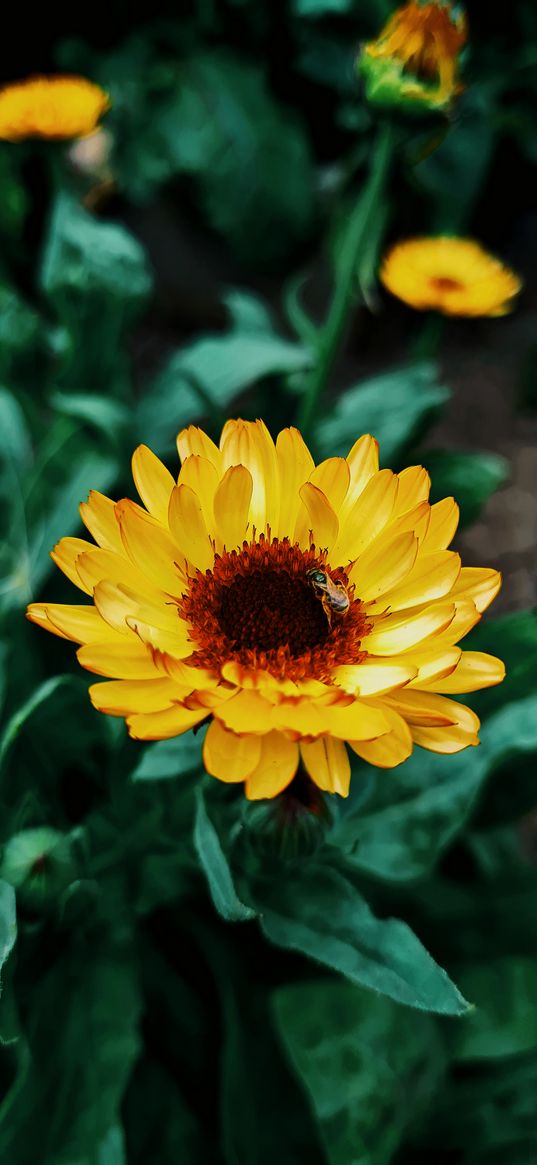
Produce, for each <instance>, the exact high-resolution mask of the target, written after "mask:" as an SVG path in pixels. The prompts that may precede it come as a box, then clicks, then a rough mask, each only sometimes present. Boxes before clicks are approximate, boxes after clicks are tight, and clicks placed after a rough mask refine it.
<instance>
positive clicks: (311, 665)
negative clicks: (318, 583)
mask: <svg viewBox="0 0 537 1165" xmlns="http://www.w3.org/2000/svg"><path fill="white" fill-rule="evenodd" d="M315 567H317V568H319V569H321V570H322V571H325V572H328V575H329V577H330V578H331V579H332V580H333V582H340V583H342V584H343V586H344V587H348V577H347V575H346V573H345V570H344V569H343V568H342V567H338V568H336V569H335V570H332V569H331V568H330V566H329V565H328V564H327V562H326V553H325V552H319V551H318V550H316V548H315V546H311V547H310V548H309V549H308V550H302V549H301V548H300V547H299V546H291V544H290V542H289V540H288V539H287V538H284V539H283V540H282V541H279V540H278V539H277V538H275V539H273V540H272V541H270V540H268V539H266V538H265V537H264V536H263V535H261V536H260V538H259V541H257V542H252V543H247V542H245V543H244V544H243V548H242V550H240V551H236V550H232V551H231V552H229V553H228V552H224V554H222V555H216V557H215V561H214V566H213V569H212V570H207V571H205V573H204V574H202V573H201V571H197V572H196V575H195V577H194V578H193V579H192V580H191V582H190V588H189V591H188V593H187V594H186V595H184V596H183V599H182V602H181V604H180V608H179V609H180V613H181V615H182V616H183V618H185V619H186V620H187V621H188V622H189V624H190V628H191V636H192V638H193V639H195V641H196V642H197V644H198V649H197V650H196V651H195V652H194V653H193V656H192V659H191V662H192V663H193V664H196V665H198V666H200V667H209V668H212V669H213V670H216V671H219V670H220V668H221V666H222V664H223V663H226V662H228V661H230V660H236V661H238V662H239V663H241V664H242V665H243V666H244V667H246V668H252V669H258V668H259V669H262V670H265V671H268V672H270V673H271V674H272V675H275V676H277V677H278V678H280V679H293V680H298V679H305V678H315V679H320V680H329V678H330V675H331V672H332V669H333V668H334V667H335V666H336V665H337V664H339V663H359V662H361V660H363V659H364V658H365V655H366V654H367V653H366V652H365V651H363V650H362V649H361V640H362V638H363V636H364V635H365V634H366V633H367V630H368V625H367V623H366V619H365V615H364V612H363V607H362V604H361V603H360V601H359V600H358V599H356V598H354V594H353V588H352V587H349V589H348V595H349V599H350V604H349V609H348V611H347V612H346V613H345V614H344V615H340V614H338V613H337V612H334V613H332V612H330V614H329V613H327V610H326V609H325V606H323V602H322V598H321V597H320V596H319V594H318V592H316V590H315V589H314V587H313V585H312V583H311V581H310V579H309V578H308V571H310V570H312V569H313V568H315Z"/></svg>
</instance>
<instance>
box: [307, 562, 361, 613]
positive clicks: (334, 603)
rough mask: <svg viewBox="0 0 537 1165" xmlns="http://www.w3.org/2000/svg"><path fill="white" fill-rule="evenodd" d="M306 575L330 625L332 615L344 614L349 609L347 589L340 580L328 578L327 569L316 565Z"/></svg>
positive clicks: (349, 602)
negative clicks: (321, 568)
mask: <svg viewBox="0 0 537 1165" xmlns="http://www.w3.org/2000/svg"><path fill="white" fill-rule="evenodd" d="M306 577H307V578H308V579H309V581H310V583H311V585H312V587H313V590H314V592H315V594H316V595H317V598H318V599H320V600H321V603H322V605H323V611H324V613H325V615H326V618H327V619H328V626H329V627H331V626H332V616H333V615H346V614H347V612H348V610H349V607H350V605H351V601H350V599H349V596H348V594H347V591H346V589H345V587H344V585H343V583H342V582H338V581H337V580H336V579H333V578H330V575H329V573H328V571H327V570H320V569H319V567H317V566H314V567H313V568H312V569H311V570H308V571H307V574H306Z"/></svg>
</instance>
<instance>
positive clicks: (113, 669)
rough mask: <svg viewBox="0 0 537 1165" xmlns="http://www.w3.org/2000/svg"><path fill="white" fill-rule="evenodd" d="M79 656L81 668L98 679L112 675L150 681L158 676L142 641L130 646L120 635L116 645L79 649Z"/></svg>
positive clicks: (111, 676)
mask: <svg viewBox="0 0 537 1165" xmlns="http://www.w3.org/2000/svg"><path fill="white" fill-rule="evenodd" d="M76 655H77V659H78V662H79V664H80V666H81V667H85V668H86V669H87V671H93V672H95V673H96V674H97V675H98V676H110V678H111V679H114V680H148V679H151V677H155V678H157V677H158V672H157V669H156V667H155V664H154V662H153V657H152V655H151V649H150V648H149V647H146V646H145V644H144V643H142V642H141V641H140V640H138V639H136V640H133V642H132V643H130V642H128V641H125V640H124V639H123V636H121V637H120V636H118V637H117V639H116V640H115V641H114V642H110V643H91V644H87V645H86V646H85V647H79V649H78V651H77V653H76Z"/></svg>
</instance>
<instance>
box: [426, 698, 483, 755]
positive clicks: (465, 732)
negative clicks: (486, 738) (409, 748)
mask: <svg viewBox="0 0 537 1165" xmlns="http://www.w3.org/2000/svg"><path fill="white" fill-rule="evenodd" d="M449 703H452V704H453V716H454V717H455V716H456V717H457V719H456V720H455V722H454V723H453V724H450V725H449V726H448V727H446V728H425V727H424V728H422V727H419V726H418V725H414V724H413V725H412V726H411V732H412V739H413V740H414V742H415V744H419V745H420V746H421V748H427V749H429V751H430V752H440V753H454V752H460V751H461V749H463V748H468V746H469V745H475V744H479V736H478V732H479V719H478V717H477V716H476V715H475V712H472V710H471V708H467V707H466V705H465V704H458V703H456V702H455V701H454V700H451V701H449Z"/></svg>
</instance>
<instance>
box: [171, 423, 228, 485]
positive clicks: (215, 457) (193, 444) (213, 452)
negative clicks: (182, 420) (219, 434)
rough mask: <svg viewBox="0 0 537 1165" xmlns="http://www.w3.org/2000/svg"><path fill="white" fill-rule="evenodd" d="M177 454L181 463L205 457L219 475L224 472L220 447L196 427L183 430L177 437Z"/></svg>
mask: <svg viewBox="0 0 537 1165" xmlns="http://www.w3.org/2000/svg"><path fill="white" fill-rule="evenodd" d="M177 452H178V454H179V457H180V460H181V461H186V459H187V457H193V456H194V457H205V458H206V459H207V461H210V462H211V464H212V465H214V467H215V469H216V471H217V473H218V474H220V473H221V471H222V454H221V452H220V450H219V448H218V446H217V445H215V443H214V441H211V438H210V437H208V436H207V434H206V433H204V432H203V429H198V428H197V427H196V425H189V426H188V428H187V429H181V432H180V433H179V434H178V436H177Z"/></svg>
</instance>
